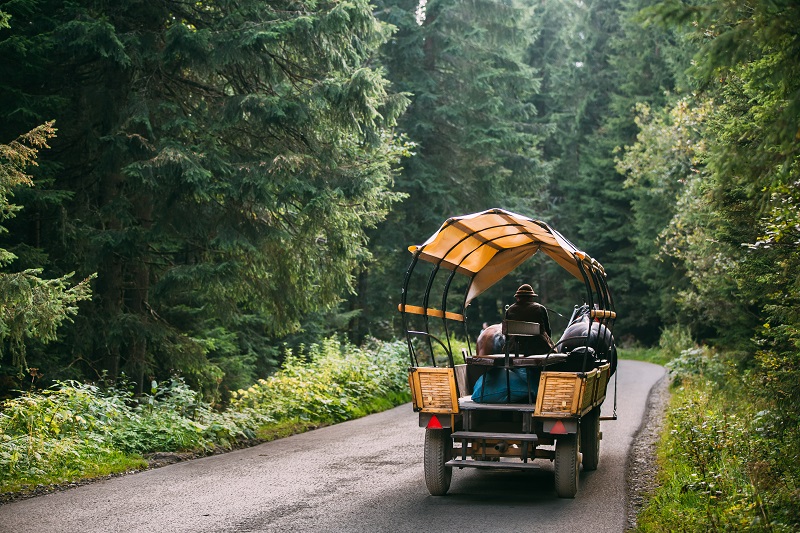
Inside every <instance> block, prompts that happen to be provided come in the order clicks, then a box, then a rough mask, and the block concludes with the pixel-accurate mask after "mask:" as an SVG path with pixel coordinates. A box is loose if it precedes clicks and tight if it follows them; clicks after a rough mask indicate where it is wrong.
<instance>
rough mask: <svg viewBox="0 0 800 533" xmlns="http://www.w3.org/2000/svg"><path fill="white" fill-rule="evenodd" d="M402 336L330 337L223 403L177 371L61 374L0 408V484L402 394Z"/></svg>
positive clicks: (335, 417) (390, 401) (319, 416)
mask: <svg viewBox="0 0 800 533" xmlns="http://www.w3.org/2000/svg"><path fill="white" fill-rule="evenodd" d="M406 356H407V353H406V346H405V344H403V343H399V342H395V343H378V342H373V343H371V344H370V345H368V346H365V347H363V348H356V347H354V346H351V345H348V344H342V343H341V342H339V341H337V340H335V339H333V338H331V339H328V340H326V341H325V342H324V343H322V344H320V345H311V346H310V347H309V348H308V351H307V354H306V356H305V357H299V356H291V355H290V356H289V357H288V358H287V361H286V363H285V365H284V368H283V369H282V370H280V371H278V372H277V373H276V374H275V375H273V376H271V377H270V378H268V379H267V380H261V381H259V382H258V383H257V384H255V385H253V386H252V387H250V388H249V389H247V390H240V391H238V393H236V395H235V399H234V401H233V402H232V403H231V405H230V406H229V408H228V409H226V410H224V411H221V412H220V411H217V410H215V409H214V408H213V407H212V405H211V404H209V403H208V402H206V401H204V400H203V398H202V395H201V394H200V393H198V392H196V391H193V390H192V389H190V388H189V387H188V386H187V384H186V383H185V382H184V381H183V380H182V379H178V378H173V379H171V380H170V381H166V382H161V383H159V382H153V383H152V384H151V388H150V393H149V394H145V395H143V396H141V397H138V398H134V396H133V391H132V387H122V386H120V385H119V384H118V385H117V386H112V387H105V388H103V387H99V386H97V385H93V384H81V383H78V382H74V381H71V382H61V383H58V384H57V385H56V386H54V387H53V388H50V389H46V390H43V391H39V392H28V393H24V394H22V395H21V396H19V397H18V398H14V399H10V400H6V401H5V402H3V404H2V409H0V486H2V489H0V492H4V491H6V490H11V491H18V490H24V489H25V487H26V486H33V485H36V484H40V483H60V482H65V481H72V480H75V479H81V478H85V477H92V476H95V475H102V474H103V473H110V471H115V472H121V471H126V470H129V469H132V468H142V467H143V466H145V465H144V462H143V461H142V459H141V455H140V454H147V453H151V452H171V451H173V452H174V451H191V452H195V453H205V452H208V451H210V450H212V449H215V448H222V449H230V448H231V447H233V446H235V445H237V444H238V443H240V442H249V441H252V440H256V439H264V438H275V436H283V435H286V434H291V433H293V432H297V431H302V430H303V429H306V428H309V427H314V426H318V425H320V424H330V423H335V422H341V421H343V420H347V419H350V418H355V417H359V416H363V415H365V414H368V413H371V412H375V411H379V410H383V409H387V408H389V407H393V406H395V405H397V404H399V403H402V402H406V401H408V400H409V392H408V382H407V361H406Z"/></svg>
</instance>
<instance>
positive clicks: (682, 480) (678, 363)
mask: <svg viewBox="0 0 800 533" xmlns="http://www.w3.org/2000/svg"><path fill="white" fill-rule="evenodd" d="M665 337H666V338H665ZM676 341H677V342H676ZM685 341H686V338H685V337H684V336H683V335H681V334H680V333H679V332H676V331H674V330H672V331H667V332H665V335H664V336H662V343H661V347H660V354H657V355H655V356H654V354H652V353H650V352H651V351H650V350H638V351H637V350H632V351H625V352H624V356H625V357H626V358H636V359H644V360H648V359H650V357H654V358H655V359H657V360H663V359H668V360H669V361H668V362H667V363H666V366H667V368H668V370H669V375H670V378H671V391H672V397H671V400H670V405H669V408H668V412H667V415H666V421H665V424H664V428H663V432H662V435H661V438H660V442H659V443H658V450H657V456H658V465H659V471H658V475H657V488H656V489H655V491H654V492H653V494H651V495H649V498H648V501H647V503H646V504H645V506H644V507H643V509H642V511H641V512H640V514H639V517H638V524H637V530H638V531H643V532H667V531H687V532H692V531H697V532H701V531H702V532H706V531H769V532H781V531H797V530H798V529H800V516H798V514H797V509H798V508H800V427H799V426H798V424H797V423H796V415H794V416H795V421H794V422H793V421H792V420H791V419H790V418H789V417H787V411H791V407H790V406H786V405H781V404H780V402H777V401H776V400H775V397H774V396H773V395H772V394H770V393H769V392H768V391H769V389H771V388H772V387H774V386H775V385H777V382H778V381H779V380H778V379H776V376H775V375H774V374H772V375H770V374H768V373H766V372H765V371H764V369H763V367H759V366H755V367H753V366H750V367H747V366H746V365H743V364H742V359H741V355H736V354H733V353H731V352H727V353H726V352H719V351H716V350H713V349H711V348H708V347H701V346H696V345H692V344H688V345H686V344H683V346H682V345H681V343H682V342H685ZM676 350H677V353H676ZM643 354H644V355H645V357H643V358H642V357H638V356H639V355H643Z"/></svg>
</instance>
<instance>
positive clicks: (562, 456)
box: [554, 435, 580, 498]
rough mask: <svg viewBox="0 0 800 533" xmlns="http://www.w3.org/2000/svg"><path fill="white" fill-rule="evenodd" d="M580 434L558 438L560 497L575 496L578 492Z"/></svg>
mask: <svg viewBox="0 0 800 533" xmlns="http://www.w3.org/2000/svg"><path fill="white" fill-rule="evenodd" d="M579 441H580V437H579V436H578V435H561V436H559V437H558V439H557V440H556V459H555V465H554V468H555V472H556V494H558V497H559V498H574V497H575V495H576V494H577V493H578V470H579V466H580V455H579V450H578V442H579Z"/></svg>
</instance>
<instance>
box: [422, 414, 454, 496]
mask: <svg viewBox="0 0 800 533" xmlns="http://www.w3.org/2000/svg"><path fill="white" fill-rule="evenodd" d="M452 458H453V439H452V438H451V437H450V430H449V429H426V430H425V485H427V487H428V492H430V493H431V496H444V495H445V494H447V491H448V490H449V489H450V480H451V479H452V477H453V467H451V466H444V464H445V463H446V462H447V461H449V460H450V459H452Z"/></svg>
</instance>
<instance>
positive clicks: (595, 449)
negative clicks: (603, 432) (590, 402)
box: [581, 407, 600, 471]
mask: <svg viewBox="0 0 800 533" xmlns="http://www.w3.org/2000/svg"><path fill="white" fill-rule="evenodd" d="M581 455H582V458H581V464H583V469H584V470H585V471H591V470H597V465H598V464H599V463H600V407H595V408H594V409H592V410H591V411H589V412H588V413H586V416H584V417H583V418H582V419H581Z"/></svg>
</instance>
